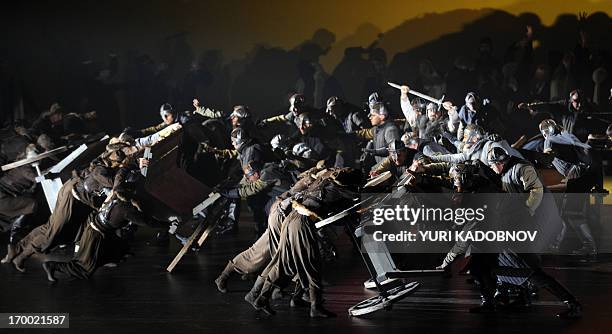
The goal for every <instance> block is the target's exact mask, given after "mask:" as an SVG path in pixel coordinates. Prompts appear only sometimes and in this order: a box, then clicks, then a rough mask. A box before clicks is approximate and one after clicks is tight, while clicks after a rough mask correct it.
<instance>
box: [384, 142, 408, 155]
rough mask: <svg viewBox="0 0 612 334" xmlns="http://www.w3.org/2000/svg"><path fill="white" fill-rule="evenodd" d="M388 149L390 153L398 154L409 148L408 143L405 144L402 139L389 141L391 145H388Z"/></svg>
mask: <svg viewBox="0 0 612 334" xmlns="http://www.w3.org/2000/svg"><path fill="white" fill-rule="evenodd" d="M387 150H388V151H389V153H391V154H394V153H395V154H397V153H399V152H401V151H407V150H408V148H407V147H406V144H404V142H403V141H401V140H394V141H392V142H391V143H389V146H387Z"/></svg>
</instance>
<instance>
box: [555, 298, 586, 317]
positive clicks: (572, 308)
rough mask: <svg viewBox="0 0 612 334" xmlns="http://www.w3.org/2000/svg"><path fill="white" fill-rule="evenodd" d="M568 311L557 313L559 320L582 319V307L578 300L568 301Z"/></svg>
mask: <svg viewBox="0 0 612 334" xmlns="http://www.w3.org/2000/svg"><path fill="white" fill-rule="evenodd" d="M565 304H566V305H567V308H568V309H567V310H565V311H563V312H560V313H557V317H558V318H559V319H578V318H582V305H580V303H579V302H578V301H576V300H574V301H566V302H565Z"/></svg>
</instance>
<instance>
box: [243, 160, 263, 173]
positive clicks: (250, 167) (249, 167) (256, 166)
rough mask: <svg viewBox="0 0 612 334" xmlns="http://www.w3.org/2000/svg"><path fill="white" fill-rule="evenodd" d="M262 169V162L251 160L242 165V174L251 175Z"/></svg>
mask: <svg viewBox="0 0 612 334" xmlns="http://www.w3.org/2000/svg"><path fill="white" fill-rule="evenodd" d="M262 169H263V164H262V163H261V162H260V161H257V160H251V161H249V162H247V164H246V166H244V175H246V176H253V174H255V173H259V172H261V170H262Z"/></svg>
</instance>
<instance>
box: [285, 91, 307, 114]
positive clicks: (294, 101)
mask: <svg viewBox="0 0 612 334" xmlns="http://www.w3.org/2000/svg"><path fill="white" fill-rule="evenodd" d="M304 104H306V98H305V97H304V95H302V94H293V95H291V97H290V98H289V111H292V112H294V113H298V114H299V113H300V112H302V110H303V109H304Z"/></svg>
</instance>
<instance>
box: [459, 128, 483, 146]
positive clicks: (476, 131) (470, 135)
mask: <svg viewBox="0 0 612 334" xmlns="http://www.w3.org/2000/svg"><path fill="white" fill-rule="evenodd" d="M484 135H485V130H484V129H483V128H482V127H481V126H479V125H476V124H468V125H467V126H466V127H465V131H464V135H463V136H464V139H467V142H471V141H472V140H473V139H474V138H477V139H480V138H482V137H484ZM466 137H467V138H466Z"/></svg>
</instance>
